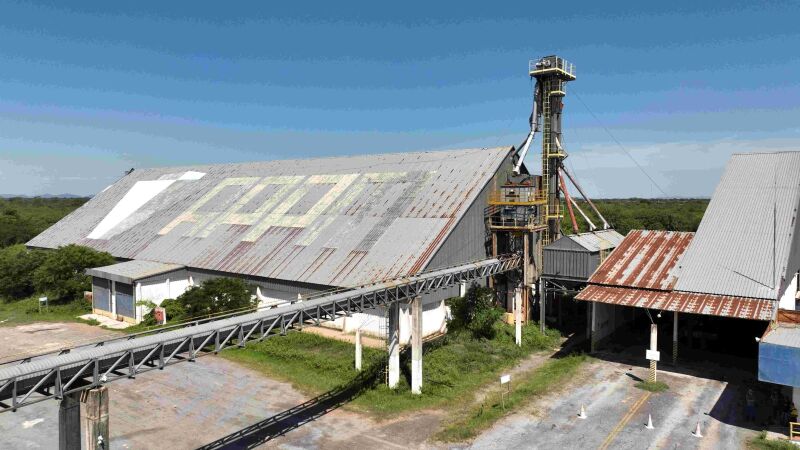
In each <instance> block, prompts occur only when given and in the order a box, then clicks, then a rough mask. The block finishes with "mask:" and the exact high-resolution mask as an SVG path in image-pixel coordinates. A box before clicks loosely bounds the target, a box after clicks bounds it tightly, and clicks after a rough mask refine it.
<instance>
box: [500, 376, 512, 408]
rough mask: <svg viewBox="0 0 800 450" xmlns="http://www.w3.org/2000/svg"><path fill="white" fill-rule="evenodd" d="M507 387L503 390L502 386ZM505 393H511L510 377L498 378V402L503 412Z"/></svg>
mask: <svg viewBox="0 0 800 450" xmlns="http://www.w3.org/2000/svg"><path fill="white" fill-rule="evenodd" d="M504 384H505V385H507V389H503V385H504ZM506 392H508V393H511V375H501V376H500V401H501V402H502V404H503V410H505V409H506V397H505V395H506Z"/></svg>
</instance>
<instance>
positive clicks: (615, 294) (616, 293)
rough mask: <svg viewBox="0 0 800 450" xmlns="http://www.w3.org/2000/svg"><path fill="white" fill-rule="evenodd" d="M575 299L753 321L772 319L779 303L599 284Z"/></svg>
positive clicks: (728, 296) (585, 290)
mask: <svg viewBox="0 0 800 450" xmlns="http://www.w3.org/2000/svg"><path fill="white" fill-rule="evenodd" d="M575 298H576V299H578V300H584V301H591V302H600V303H609V304H612V305H620V306H633V307H637V308H648V309H659V310H662V311H678V312H682V313H692V314H705V315H711V316H722V317H735V318H739V319H752V320H771V319H772V317H773V314H774V308H775V306H776V304H775V301H773V300H764V299H757V298H743V297H735V296H730V295H714V294H697V293H694V292H677V291H671V290H648V289H636V288H623V287H613V286H599V285H589V286H587V287H586V288H585V289H584V290H582V291H581V292H580V293H579V294H578V295H577V296H576V297H575Z"/></svg>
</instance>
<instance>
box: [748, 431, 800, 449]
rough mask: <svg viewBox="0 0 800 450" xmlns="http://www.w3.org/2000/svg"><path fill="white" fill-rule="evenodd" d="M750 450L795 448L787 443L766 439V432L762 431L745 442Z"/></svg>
mask: <svg viewBox="0 0 800 450" xmlns="http://www.w3.org/2000/svg"><path fill="white" fill-rule="evenodd" d="M747 448H748V449H750V450H797V448H798V447H797V446H796V445H794V444H792V443H791V442H789V441H778V440H775V439H767V432H766V431H762V432H761V433H759V434H758V436H756V437H754V438H751V439H750V440H749V441H747Z"/></svg>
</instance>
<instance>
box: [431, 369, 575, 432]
mask: <svg viewBox="0 0 800 450" xmlns="http://www.w3.org/2000/svg"><path fill="white" fill-rule="evenodd" d="M588 360H589V357H587V356H586V355H583V354H576V355H570V356H566V357H564V358H559V359H551V360H550V361H548V362H546V363H545V364H544V365H543V366H541V367H539V368H538V369H536V370H534V371H533V372H532V373H531V374H530V375H529V376H527V377H526V378H524V379H522V380H521V381H519V382H517V384H516V385H514V386H513V387H512V388H511V390H510V392H509V393H508V394H505V401H504V402H503V401H501V397H500V393H499V391H498V392H497V393H496V395H494V396H490V397H489V398H490V399H491V403H490V404H487V403H486V402H484V404H481V405H476V406H474V407H472V408H471V409H469V410H467V411H466V413H465V414H463V415H462V416H461V417H459V418H458V419H456V420H455V421H452V422H450V423H449V424H447V425H446V426H445V427H444V429H443V430H441V431H440V432H439V433H438V434H437V436H436V438H437V439H438V440H440V441H444V442H459V441H464V440H467V439H470V438H473V437H475V436H477V435H478V433H480V432H481V431H482V430H485V429H487V428H489V427H490V426H491V425H492V424H494V423H495V422H497V421H498V420H499V419H501V418H503V417H504V416H505V415H507V414H509V413H510V412H511V411H513V410H514V409H515V408H516V407H519V406H522V405H524V404H526V403H527V402H529V401H530V399H531V398H532V397H537V396H540V395H543V394H545V393H547V392H550V391H551V390H553V389H554V388H555V387H556V386H560V385H562V384H563V383H564V382H565V381H566V380H567V379H569V378H570V377H572V376H573V375H575V374H576V373H577V371H578V369H579V368H580V367H581V366H582V365H583V364H584V363H586V362H587V361H588Z"/></svg>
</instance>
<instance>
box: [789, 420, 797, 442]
mask: <svg viewBox="0 0 800 450" xmlns="http://www.w3.org/2000/svg"><path fill="white" fill-rule="evenodd" d="M789 440H790V441H800V422H789Z"/></svg>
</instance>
